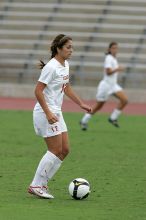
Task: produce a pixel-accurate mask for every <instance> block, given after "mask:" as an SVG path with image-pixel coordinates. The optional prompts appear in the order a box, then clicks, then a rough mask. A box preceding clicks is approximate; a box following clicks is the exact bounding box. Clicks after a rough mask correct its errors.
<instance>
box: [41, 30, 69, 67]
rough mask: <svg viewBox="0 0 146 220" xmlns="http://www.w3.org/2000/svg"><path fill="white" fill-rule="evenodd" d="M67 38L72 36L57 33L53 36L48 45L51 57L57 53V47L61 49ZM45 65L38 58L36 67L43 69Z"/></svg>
mask: <svg viewBox="0 0 146 220" xmlns="http://www.w3.org/2000/svg"><path fill="white" fill-rule="evenodd" d="M69 40H72V38H71V37H69V36H66V35H64V34H59V35H57V36H56V37H55V39H54V40H53V42H52V44H51V47H50V50H51V59H52V58H53V57H55V56H56V55H57V53H58V52H57V48H59V49H61V48H62V47H63V46H64V45H65V44H66V43H67V42H68V41H69ZM45 65H46V64H45V63H44V62H43V61H42V60H40V62H39V64H38V67H39V69H43V67H44V66H45Z"/></svg>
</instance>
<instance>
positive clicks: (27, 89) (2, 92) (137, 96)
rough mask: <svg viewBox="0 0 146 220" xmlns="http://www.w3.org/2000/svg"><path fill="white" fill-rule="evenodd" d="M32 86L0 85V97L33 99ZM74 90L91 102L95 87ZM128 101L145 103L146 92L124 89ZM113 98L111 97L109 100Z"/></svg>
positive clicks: (79, 87) (75, 87)
mask: <svg viewBox="0 0 146 220" xmlns="http://www.w3.org/2000/svg"><path fill="white" fill-rule="evenodd" d="M34 88H35V86H34V85H30V84H10V83H1V84H0V96H1V97H18V98H21V97H22V98H34ZM73 88H74V90H75V91H76V92H77V94H79V95H80V96H81V97H82V98H83V99H85V100H93V99H95V95H96V87H86V86H73ZM125 92H126V93H127V95H128V98H129V101H130V102H132V103H146V90H144V89H127V88H126V89H125ZM112 99H113V98H112V97H111V100H112Z"/></svg>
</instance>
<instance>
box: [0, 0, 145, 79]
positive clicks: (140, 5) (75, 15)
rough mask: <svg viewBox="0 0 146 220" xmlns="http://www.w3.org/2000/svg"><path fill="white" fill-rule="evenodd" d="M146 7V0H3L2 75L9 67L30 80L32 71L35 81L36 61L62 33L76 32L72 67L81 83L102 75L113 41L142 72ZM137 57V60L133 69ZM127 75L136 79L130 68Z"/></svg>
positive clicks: (121, 56)
mask: <svg viewBox="0 0 146 220" xmlns="http://www.w3.org/2000/svg"><path fill="white" fill-rule="evenodd" d="M145 7H146V2H145V1H144V0H139V1H136V0H123V1H120V0H111V1H106V0H102V1H97V0H95V1H93V0H90V1H88V0H74V1H73V0H62V1H59V0H58V1H57V0H56V1H55V0H49V2H48V1H47V0H42V1H41V2H40V1H38V0H31V1H30V0H23V1H22V0H19V1H18V0H14V1H13V2H6V1H3V0H2V1H1V4H0V14H1V18H2V19H1V20H0V26H1V29H0V43H1V45H2V46H1V49H0V53H1V60H0V66H1V67H2V68H1V70H0V79H1V77H2V74H1V73H4V72H5V73H7V74H8V75H11V74H12V73H14V75H15V73H16V76H17V75H18V79H19V80H20V76H23V77H22V81H25V82H26V81H28V79H29V80H30V81H31V76H32V82H33V81H34V78H35V76H36V71H37V70H36V67H35V65H36V62H37V61H38V59H40V58H42V59H48V58H49V56H50V52H49V51H48V48H49V46H50V43H51V41H52V40H53V38H54V36H56V35H57V34H59V33H64V34H66V35H70V36H71V37H72V38H73V43H74V54H73V57H72V59H71V60H70V64H71V68H70V69H71V75H73V76H74V80H77V81H78V80H80V83H81V81H83V83H86V82H90V83H94V82H95V81H96V80H99V79H100V78H101V76H102V72H103V59H104V52H106V49H107V46H108V44H109V42H111V41H117V42H118V43H119V47H120V51H119V52H120V53H119V56H118V58H119V63H120V64H122V65H125V66H128V65H129V66H130V65H131V71H135V72H134V74H135V75H136V72H137V73H139V74H143V73H144V71H145V62H144V58H143V54H144V53H145V50H142V49H141V50H140V51H139V53H141V55H140V54H136V55H137V56H136V55H135V53H136V48H138V47H139V46H140V42H143V41H141V40H140V38H145V36H144V35H143V32H144V29H145V18H146V14H145ZM133 57H134V58H133ZM133 59H134V61H135V62H136V65H135V68H134V70H133V69H132V62H133ZM8 60H9V63H6V61H8ZM6 64H7V65H6ZM10 69H11V71H10ZM17 70H18V71H17ZM14 75H13V79H14V78H15V77H14ZM127 75H128V79H130V80H131V81H132V79H131V78H130V74H127ZM5 76H6V74H5ZM98 77H99V78H98ZM97 78H98V79H97ZM7 79H8V77H7ZM16 81H17V80H16Z"/></svg>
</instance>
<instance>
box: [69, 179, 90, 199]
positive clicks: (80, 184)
mask: <svg viewBox="0 0 146 220" xmlns="http://www.w3.org/2000/svg"><path fill="white" fill-rule="evenodd" d="M68 189H69V194H70V195H71V196H72V197H73V198H74V199H76V200H79V199H85V198H87V197H88V195H89V193H90V184H89V182H88V181H87V180H85V179H83V178H76V179H74V180H73V181H71V183H70V184H69V188H68Z"/></svg>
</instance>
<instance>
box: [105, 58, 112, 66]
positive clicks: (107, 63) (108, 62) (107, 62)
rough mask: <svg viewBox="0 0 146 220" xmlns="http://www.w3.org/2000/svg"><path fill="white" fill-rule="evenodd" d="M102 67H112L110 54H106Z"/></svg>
mask: <svg viewBox="0 0 146 220" xmlns="http://www.w3.org/2000/svg"><path fill="white" fill-rule="evenodd" d="M104 68H105V69H107V68H112V58H111V57H110V56H107V57H106V59H105V63H104Z"/></svg>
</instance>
